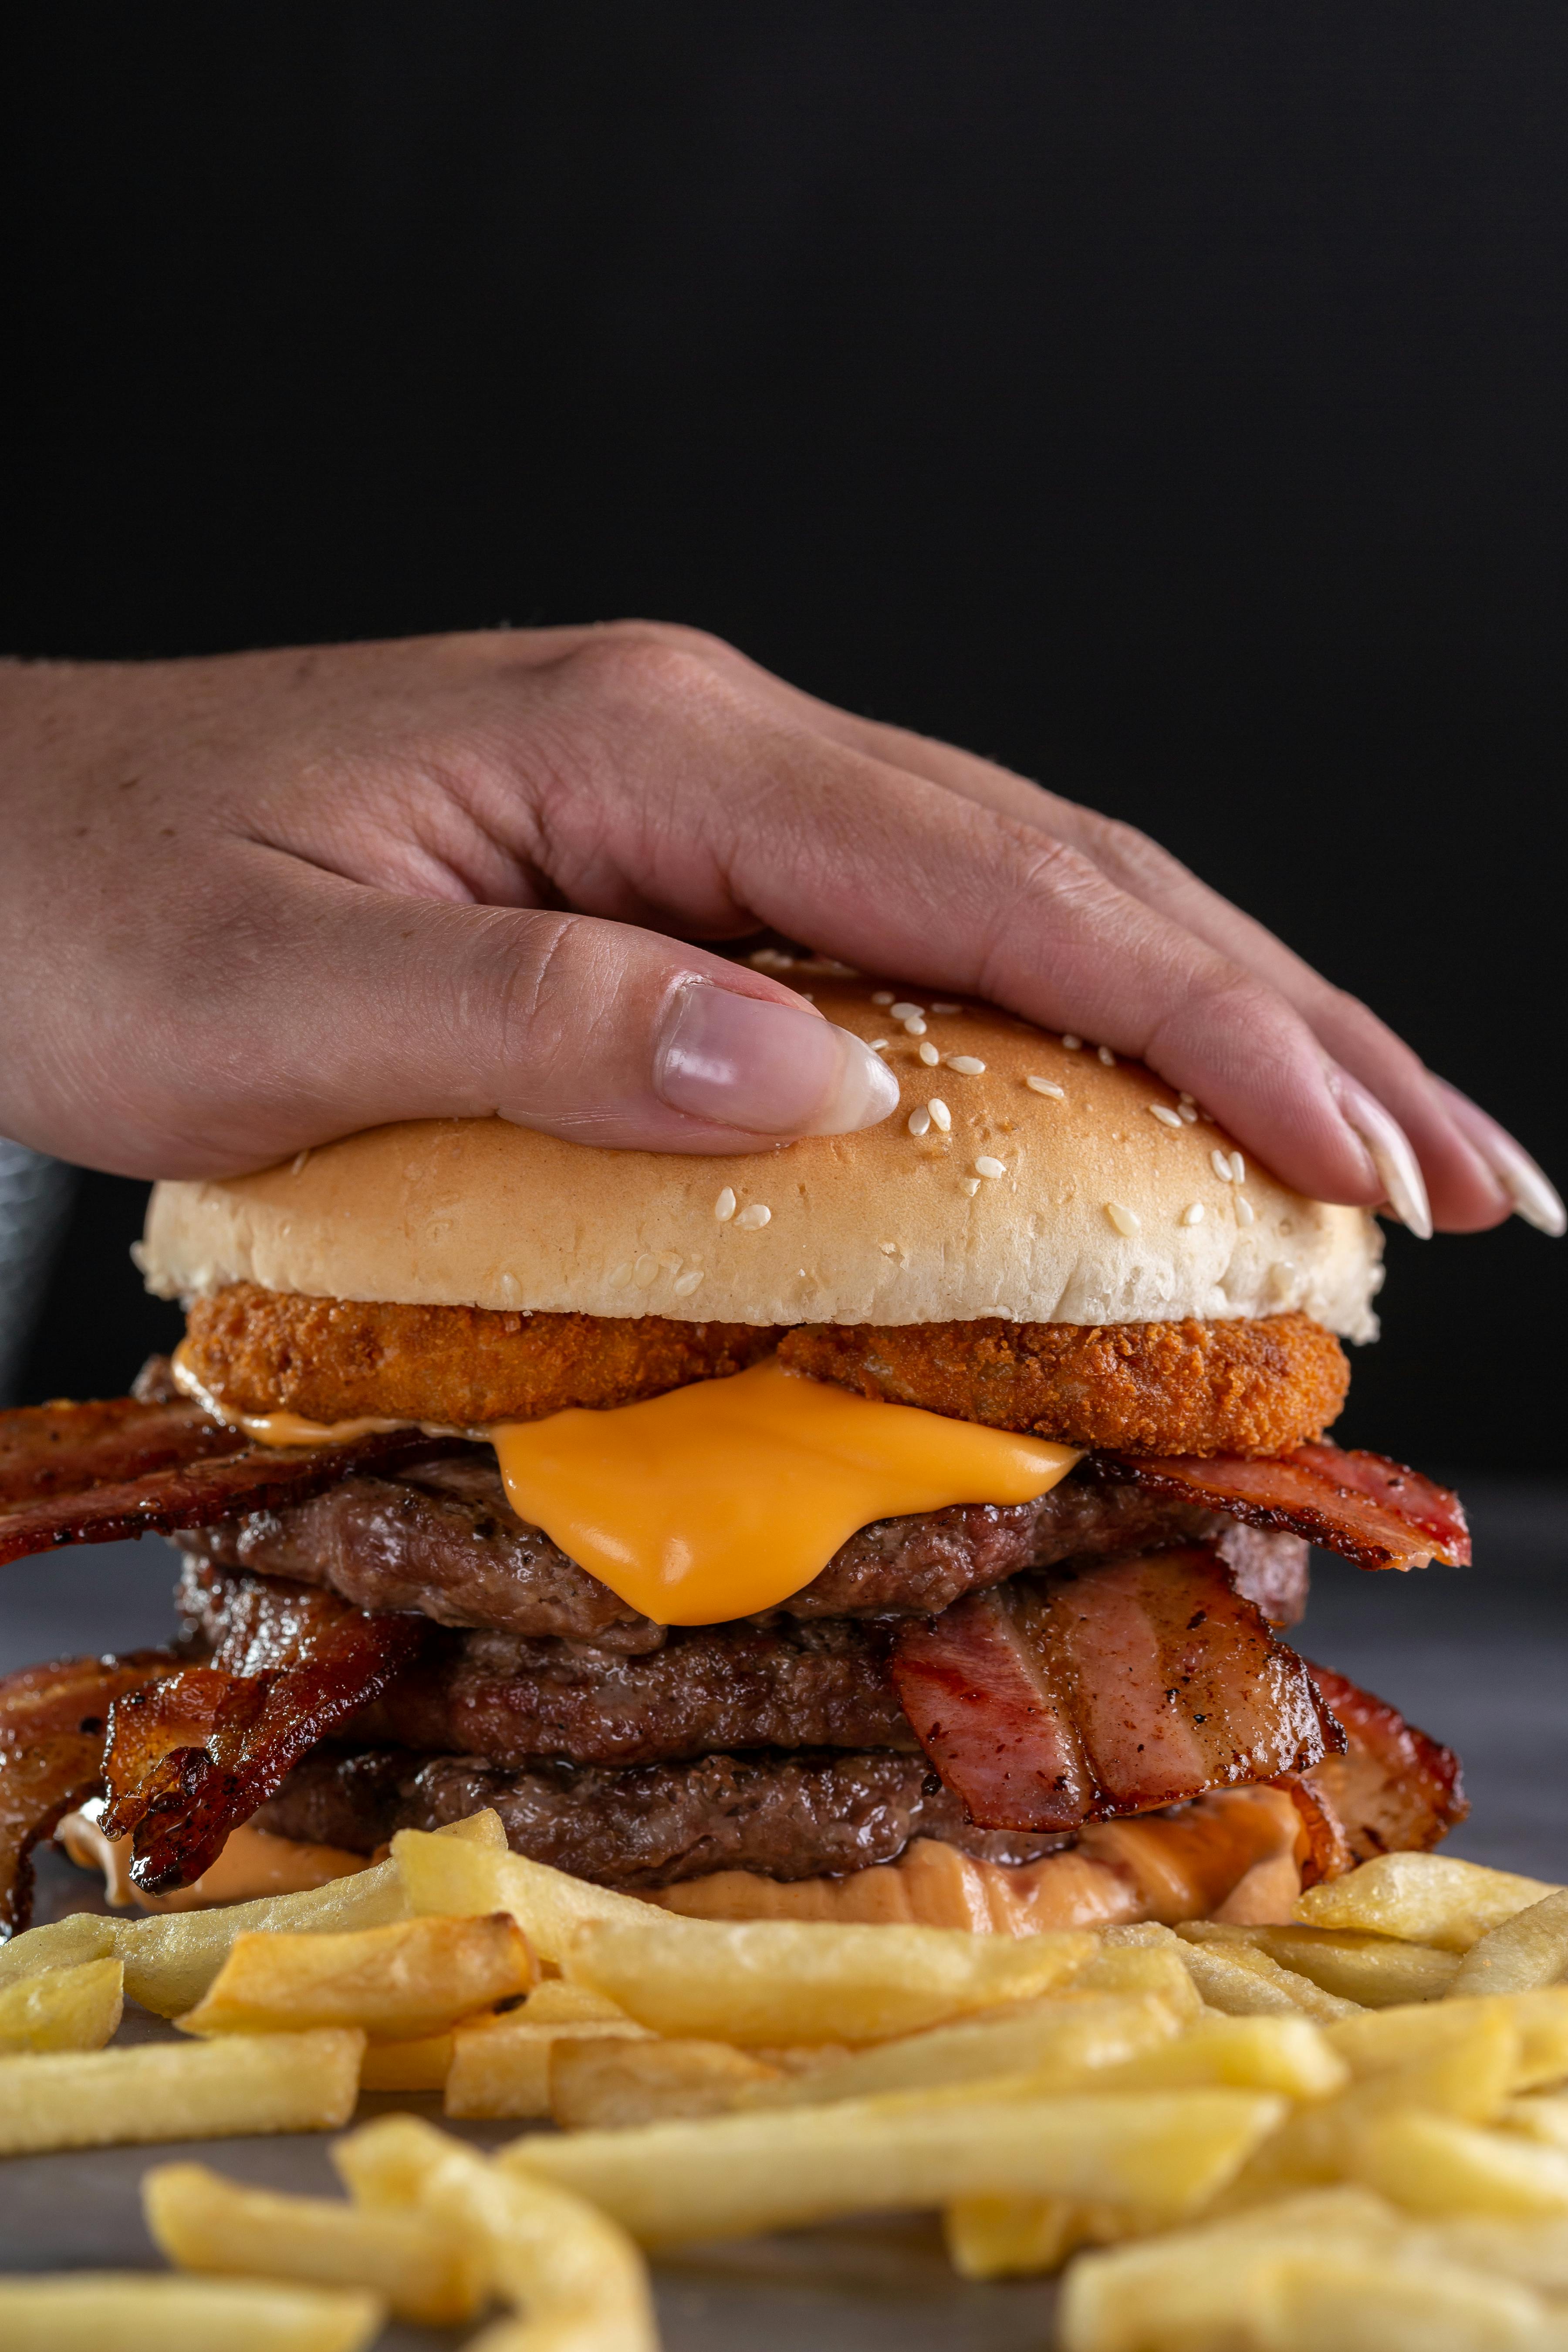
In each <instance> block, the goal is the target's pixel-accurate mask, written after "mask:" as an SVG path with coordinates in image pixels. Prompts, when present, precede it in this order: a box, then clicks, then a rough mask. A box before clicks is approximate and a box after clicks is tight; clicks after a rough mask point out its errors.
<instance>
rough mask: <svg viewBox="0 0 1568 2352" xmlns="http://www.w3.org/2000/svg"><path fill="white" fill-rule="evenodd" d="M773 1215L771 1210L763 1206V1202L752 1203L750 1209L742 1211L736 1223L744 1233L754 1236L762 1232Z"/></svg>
mask: <svg viewBox="0 0 1568 2352" xmlns="http://www.w3.org/2000/svg"><path fill="white" fill-rule="evenodd" d="M772 1216H773V1211H772V1210H771V1209H767V1208H764V1207H763V1203H762V1202H761V1201H752V1202H751V1203H750V1205H749V1206H748V1207H746V1208H744V1209H742V1212H741V1213H740V1215H739V1216H738V1217H737V1218H736V1220H735V1223H737V1224H738V1225H739V1226H740V1228H741V1230H742V1233H747V1234H754V1233H757V1232H760V1230H761V1229H762V1227H763V1225H765V1224H767V1223H768V1222H769V1221H770V1219H771V1218H772Z"/></svg>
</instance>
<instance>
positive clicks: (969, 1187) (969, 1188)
mask: <svg viewBox="0 0 1568 2352" xmlns="http://www.w3.org/2000/svg"><path fill="white" fill-rule="evenodd" d="M963 1189H964V1191H965V1192H967V1193H968V1195H969V1197H970V1199H971V1200H972V1201H973V1198H974V1195H975V1194H976V1192H979V1190H980V1179H979V1177H978V1176H966V1177H965V1178H964V1180H963Z"/></svg>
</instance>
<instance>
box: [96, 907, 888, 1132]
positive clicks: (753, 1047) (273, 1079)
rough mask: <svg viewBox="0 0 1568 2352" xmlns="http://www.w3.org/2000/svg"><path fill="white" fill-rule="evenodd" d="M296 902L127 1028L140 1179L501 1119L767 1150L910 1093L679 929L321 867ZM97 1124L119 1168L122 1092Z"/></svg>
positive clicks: (874, 1118)
mask: <svg viewBox="0 0 1568 2352" xmlns="http://www.w3.org/2000/svg"><path fill="white" fill-rule="evenodd" d="M280 895H281V897H282V898H283V901H284V904H283V906H282V907H281V908H279V907H278V906H277V903H276V900H275V906H274V912H275V915H279V916H280V917H281V918H282V920H281V924H280V926H279V928H281V929H283V930H284V931H285V932H286V933H287V935H288V936H286V937H284V938H282V939H278V938H273V939H272V940H269V941H268V946H267V950H266V951H265V952H263V953H260V954H254V955H251V956H247V957H241V958H238V959H234V958H225V959H224V960H223V962H224V971H223V973H222V974H221V975H220V977H219V978H218V979H217V980H216V982H215V981H214V978H213V975H212V971H211V965H210V962H209V965H208V969H207V971H206V973H205V984H204V986H203V988H202V991H201V996H200V1000H199V1001H195V1002H194V1001H192V997H191V995H190V993H188V992H182V993H183V1001H182V1002H181V1003H180V1004H179V1005H178V1007H177V1008H171V1015H170V1018H169V1019H168V1020H167V1021H165V1022H164V1023H163V1024H152V1025H151V1026H149V1025H148V1024H144V1023H143V1024H140V1025H139V1027H138V1029H137V1030H136V1031H135V1032H129V1031H128V1033H127V1034H126V1035H125V1036H124V1038H123V1040H122V1041H121V1069H122V1071H123V1072H124V1075H125V1077H126V1078H127V1079H128V1080H131V1081H132V1083H131V1084H129V1085H125V1086H122V1087H121V1089H120V1092H121V1101H122V1104H124V1106H125V1108H126V1112H127V1114H129V1115H128V1116H127V1117H125V1118H122V1121H121V1124H122V1127H123V1129H124V1134H123V1138H122V1149H121V1151H120V1153H119V1156H118V1158H117V1159H116V1160H115V1161H114V1162H113V1163H112V1164H113V1165H115V1166H117V1167H118V1168H120V1169H121V1170H123V1171H124V1172H126V1173H131V1174H155V1175H163V1176H205V1175H217V1174H222V1173H228V1172H233V1171H237V1170H238V1169H242V1168H247V1167H252V1168H253V1167H258V1166H263V1165H266V1164H267V1163H268V1162H269V1161H271V1160H279V1159H282V1158H285V1157H287V1156H288V1155H289V1153H290V1152H293V1151H297V1150H302V1149H303V1148H304V1147H305V1146H306V1145H309V1144H314V1143H321V1142H325V1141H328V1140H329V1139H331V1138H332V1137H333V1136H338V1135H343V1134H348V1133H352V1132H353V1131H354V1130H355V1129H361V1128H366V1127H374V1126H379V1125H381V1124H383V1123H384V1122H386V1121H390V1120H395V1119H405V1118H453V1117H459V1118H472V1117H482V1116H485V1115H487V1114H489V1113H492V1112H499V1114H500V1117H501V1118H509V1119H515V1120H516V1121H518V1122H519V1124H521V1125H522V1126H525V1127H534V1128H539V1129H542V1130H543V1131H544V1132H545V1133H546V1134H550V1135H559V1136H563V1137H565V1138H567V1139H571V1140H573V1141H576V1142H582V1143H593V1144H598V1145H606V1146H613V1147H617V1148H619V1149H622V1150H652V1151H693V1152H727V1151H763V1150H771V1149H772V1148H773V1147H774V1146H776V1145H777V1144H779V1143H781V1142H783V1141H785V1140H787V1139H790V1138H792V1137H795V1136H800V1135H840V1134H847V1133H849V1132H851V1131H853V1130H854V1129H858V1128H864V1127H871V1126H875V1125H876V1124H877V1123H878V1122H879V1121H880V1120H881V1119H884V1118H887V1117H888V1116H889V1113H890V1112H891V1111H892V1110H893V1109H894V1108H896V1106H897V1103H898V1098H899V1093H898V1086H897V1082H896V1080H895V1079H894V1078H893V1076H892V1075H891V1073H890V1072H889V1070H888V1069H887V1067H886V1066H884V1064H883V1063H882V1062H881V1061H880V1060H879V1058H878V1056H877V1055H875V1054H873V1053H872V1052H871V1051H870V1050H869V1049H868V1047H867V1046H866V1045H864V1044H863V1043H862V1042H861V1041H860V1039H858V1037H853V1036H851V1035H850V1034H848V1032H847V1031H846V1030H843V1029H839V1028H837V1027H836V1026H835V1025H834V1024H832V1023H830V1022H828V1021H826V1020H825V1019H824V1018H823V1016H822V1015H821V1014H820V1013H817V1012H816V1010H815V1008H814V1007H813V1006H812V1005H810V1004H809V1003H805V1000H804V999H803V998H801V997H800V996H798V995H796V994H795V992H793V991H792V990H790V989H787V988H784V987H783V986H782V985H781V984H780V983H779V982H776V981H773V980H770V979H768V978H766V977H765V976H764V975H763V973H761V972H757V971H752V970H751V969H750V968H749V967H747V966H744V965H740V964H734V963H731V962H729V961H725V960H724V959H723V958H721V957H719V956H716V955H710V954H709V953H707V952H705V951H704V950H701V949H700V948H691V947H688V946H686V945H684V944H683V943H681V942H680V941H679V940H669V939H666V938H663V937H661V936H660V935H659V934H658V933H656V932H653V931H647V930H642V929H637V928H636V927H635V926H632V925H630V924H623V923H614V922H604V921H599V920H597V919H594V918H592V917H589V916H583V915H575V914H561V913H555V912H546V911H534V910H531V909H518V908H481V907H474V906H454V905H452V904H450V903H449V902H443V901H432V900H427V899H410V898H394V897H392V896H390V895H387V894H384V893H381V892H378V891H371V890H366V889H364V888H363V887H360V886H358V885H355V884H352V883H348V882H344V881H343V880H342V879H341V878H340V877H335V876H331V875H328V874H324V873H322V872H321V871H319V870H317V871H314V872H310V873H308V874H306V875H303V876H301V875H300V872H299V870H298V869H297V868H296V869H295V870H294V872H293V874H292V875H291V876H290V878H289V886H288V888H287V890H286V891H285V892H284V893H282V894H280ZM252 913H253V919H254V901H253V902H252ZM273 928H274V926H272V925H269V926H268V929H273ZM323 940H330V942H331V944H330V948H328V949H326V950H323V945H322V942H323ZM126 1055H129V1056H130V1057H131V1064H132V1066H127V1062H126V1060H125V1058H124V1056H126ZM138 1062H139V1064H140V1066H139V1067H136V1066H134V1065H135V1064H136V1063H138ZM93 1118H94V1126H95V1129H96V1133H95V1137H94V1146H95V1148H89V1151H88V1153H87V1155H86V1156H88V1157H89V1158H90V1159H91V1160H93V1162H94V1163H95V1164H97V1165H99V1166H100V1167H101V1166H104V1165H107V1164H110V1162H109V1161H108V1160H107V1158H106V1153H105V1142H106V1139H105V1136H104V1132H103V1102H102V1097H101V1095H100V1096H99V1097H98V1099H97V1102H96V1104H95V1107H94V1114H93ZM56 1148H57V1149H58V1148H59V1147H58V1145H57V1147H56Z"/></svg>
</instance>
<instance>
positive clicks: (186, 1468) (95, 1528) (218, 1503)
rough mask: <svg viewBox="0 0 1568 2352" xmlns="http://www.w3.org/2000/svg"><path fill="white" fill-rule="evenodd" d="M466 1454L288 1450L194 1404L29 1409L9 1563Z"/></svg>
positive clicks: (1, 1477) (6, 1433)
mask: <svg viewBox="0 0 1568 2352" xmlns="http://www.w3.org/2000/svg"><path fill="white" fill-rule="evenodd" d="M17 1423H23V1424H25V1425H24V1426H23V1427H22V1428H20V1429H18V1428H17V1426H16V1424H17ZM467 1450H468V1449H467V1447H466V1445H465V1444H464V1442H463V1441H462V1440H461V1439H458V1438H451V1439H441V1438H431V1437H427V1436H426V1434H425V1433H424V1432H423V1431H422V1430H418V1429H413V1428H409V1429H394V1430H385V1431H383V1432H380V1433H376V1434H373V1435H371V1436H368V1437H359V1438H355V1439H354V1440H353V1442H352V1443H351V1444H345V1445H310V1446H299V1447H295V1448H292V1449H290V1450H289V1451H287V1452H283V1451H279V1449H277V1448H274V1447H268V1446H265V1445H252V1444H248V1443H247V1440H246V1439H245V1438H244V1436H243V1435H241V1434H240V1433H238V1432H237V1431H234V1430H231V1429H226V1428H224V1427H223V1426H222V1424H221V1423H217V1422H215V1421H212V1420H210V1419H209V1418H208V1416H207V1415H206V1414H205V1413H204V1412H201V1411H200V1409H199V1407H197V1406H195V1405H187V1404H180V1405H167V1404H142V1403H139V1402H137V1401H136V1400H135V1399H133V1398H129V1397H124V1398H116V1399H114V1400H113V1401H112V1402H111V1403H110V1404H89V1405H32V1406H26V1407H24V1408H22V1409H21V1410H20V1411H17V1412H8V1413H0V1564H3V1563H4V1562H5V1561H6V1560H11V1559H22V1558H24V1557H25V1556H26V1554H27V1553H29V1552H36V1551H48V1550H51V1549H53V1548H54V1547H55V1546H57V1545H59V1544H73V1543H115V1542H118V1541H119V1540H120V1539H121V1538H122V1537H125V1536H143V1535H154V1534H155V1535H169V1534H171V1533H173V1531H174V1529H175V1528H205V1527H210V1526H211V1525H212V1524H213V1522H214V1521H215V1520H217V1519H226V1518H232V1517H237V1516H239V1515H240V1514H241V1513H243V1512H246V1511H264V1510H277V1509H280V1508H281V1507H284V1506H285V1505H287V1504H289V1503H301V1502H305V1501H307V1500H308V1499H309V1498H310V1496H312V1495H320V1494H321V1493H323V1492H324V1491H325V1490H326V1488H327V1487H329V1486H336V1485H337V1484H338V1483H339V1481H340V1480H341V1479H343V1478H348V1477H352V1476H353V1475H354V1474H355V1473H356V1472H357V1471H362V1470H392V1469H398V1468H401V1467H402V1465H404V1464H405V1463H407V1462H411V1461H413V1460H415V1459H416V1458H424V1459H428V1458H429V1457H431V1456H432V1455H436V1454H460V1453H463V1452H466V1451H467Z"/></svg>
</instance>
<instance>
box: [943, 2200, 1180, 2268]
mask: <svg viewBox="0 0 1568 2352" xmlns="http://www.w3.org/2000/svg"><path fill="white" fill-rule="evenodd" d="M1137 2226H1138V2225H1137V2223H1136V2222H1135V2221H1134V2220H1133V2219H1132V2217H1131V2216H1130V2215H1129V2214H1128V2213H1127V2212H1126V2210H1124V2209H1123V2208H1122V2207H1120V2206H1115V2205H1078V2204H1074V2203H1073V2202H1072V2200H1070V2199H1069V2198H1066V2197H959V2198H955V2199H954V2200H953V2201H952V2204H951V2205H949V2206H947V2207H946V2208H945V2210H943V2213H942V2242H943V2243H944V2244H945V2246H946V2248H947V2258H948V2260H949V2262H950V2263H952V2267H953V2269H954V2270H955V2271H956V2272H957V2273H958V2274H959V2276H960V2278H969V2279H994V2278H1034V2277H1039V2276H1042V2275H1045V2274H1047V2273H1049V2272H1052V2271H1059V2270H1060V2268H1061V2266H1062V2264H1063V2263H1065V2262H1066V2261H1067V2259H1068V2255H1069V2254H1075V2253H1077V2252H1078V2250H1079V2247H1080V2246H1100V2245H1112V2244H1114V2243H1115V2242H1116V2241H1117V2240H1118V2239H1119V2238H1125V2237H1128V2236H1131V2235H1132V2234H1133V2233H1134V2231H1135V2230H1136V2228H1137Z"/></svg>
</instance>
